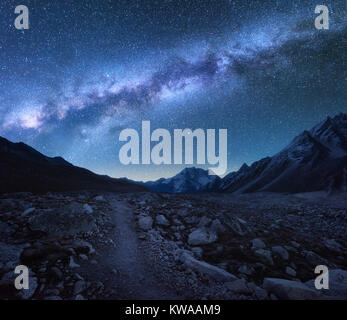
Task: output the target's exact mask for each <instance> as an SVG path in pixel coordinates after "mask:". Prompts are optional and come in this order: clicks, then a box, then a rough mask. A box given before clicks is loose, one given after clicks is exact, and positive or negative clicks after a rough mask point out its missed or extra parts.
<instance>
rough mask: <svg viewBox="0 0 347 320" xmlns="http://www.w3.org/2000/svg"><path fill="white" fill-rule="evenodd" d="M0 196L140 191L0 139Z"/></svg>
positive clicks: (18, 144) (116, 180) (138, 187)
mask: <svg viewBox="0 0 347 320" xmlns="http://www.w3.org/2000/svg"><path fill="white" fill-rule="evenodd" d="M0 181H1V184H0V193H2V192H17V191H35V192H47V191H67V190H85V189H97V190H104V191H116V192H123V191H124V192H127V191H133V192H134V191H143V190H144V188H143V187H141V186H139V185H136V184H133V183H131V182H127V181H123V180H120V179H113V178H110V177H108V176H101V175H97V174H95V173H93V172H91V171H89V170H87V169H83V168H79V167H75V166H73V165H72V164H70V163H69V162H67V161H65V160H64V159H63V158H61V157H55V158H50V157H46V156H44V155H43V154H41V153H40V152H38V151H36V150H35V149H33V148H31V147H29V146H28V145H26V144H24V143H13V142H10V141H8V140H7V139H5V138H2V137H0Z"/></svg>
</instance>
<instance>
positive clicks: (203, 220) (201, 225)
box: [198, 216, 211, 228]
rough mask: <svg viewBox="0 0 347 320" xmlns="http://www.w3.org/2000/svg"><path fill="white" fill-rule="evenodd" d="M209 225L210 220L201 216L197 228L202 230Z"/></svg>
mask: <svg viewBox="0 0 347 320" xmlns="http://www.w3.org/2000/svg"><path fill="white" fill-rule="evenodd" d="M210 223H211V219H210V218H208V217H206V216H203V217H202V218H201V219H200V221H199V223H198V228H204V227H206V226H207V225H208V224H210Z"/></svg>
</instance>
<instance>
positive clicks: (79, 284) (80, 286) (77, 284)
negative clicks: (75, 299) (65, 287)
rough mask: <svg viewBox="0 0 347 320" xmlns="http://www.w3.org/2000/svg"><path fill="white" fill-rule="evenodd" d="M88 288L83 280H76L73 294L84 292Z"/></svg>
mask: <svg viewBox="0 0 347 320" xmlns="http://www.w3.org/2000/svg"><path fill="white" fill-rule="evenodd" d="M85 288H86V283H85V281H83V280H78V281H76V282H75V285H74V287H73V295H74V296H76V295H78V294H79V293H81V292H83V291H84V290H85Z"/></svg>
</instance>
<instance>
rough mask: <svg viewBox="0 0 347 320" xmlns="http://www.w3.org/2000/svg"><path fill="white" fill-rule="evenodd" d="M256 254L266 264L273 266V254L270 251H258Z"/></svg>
mask: <svg viewBox="0 0 347 320" xmlns="http://www.w3.org/2000/svg"><path fill="white" fill-rule="evenodd" d="M254 254H255V255H256V256H257V257H258V258H259V259H260V260H261V261H262V262H263V263H265V264H269V265H273V260H272V256H271V252H270V251H269V250H264V249H258V250H256V251H255V252H254Z"/></svg>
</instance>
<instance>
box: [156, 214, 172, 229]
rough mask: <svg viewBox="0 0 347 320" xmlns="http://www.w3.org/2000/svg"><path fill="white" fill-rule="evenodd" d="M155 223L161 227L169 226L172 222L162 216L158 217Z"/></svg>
mask: <svg viewBox="0 0 347 320" xmlns="http://www.w3.org/2000/svg"><path fill="white" fill-rule="evenodd" d="M155 221H156V222H157V224H159V225H161V226H165V227H167V226H169V225H170V222H169V220H168V219H166V218H165V216H163V215H162V214H160V215H159V216H157V217H156V219H155Z"/></svg>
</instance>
